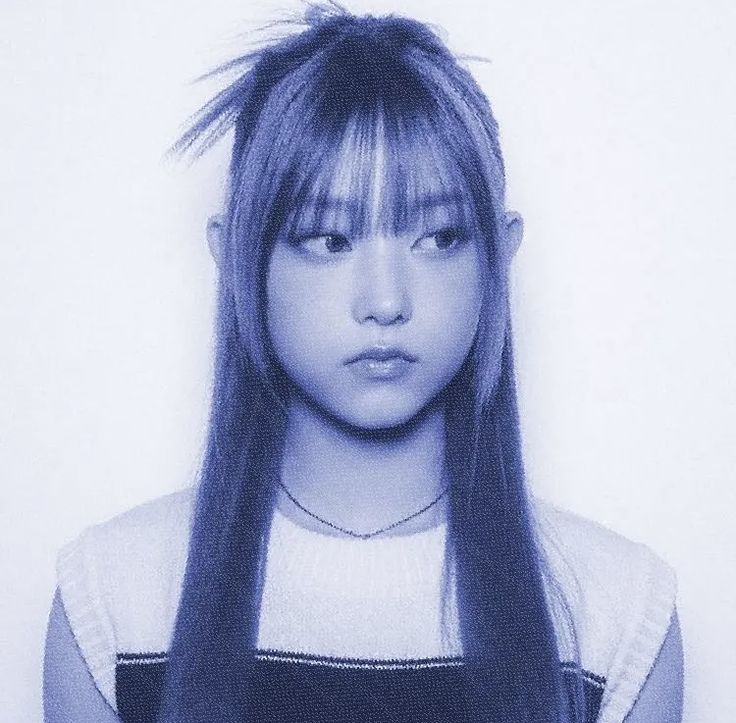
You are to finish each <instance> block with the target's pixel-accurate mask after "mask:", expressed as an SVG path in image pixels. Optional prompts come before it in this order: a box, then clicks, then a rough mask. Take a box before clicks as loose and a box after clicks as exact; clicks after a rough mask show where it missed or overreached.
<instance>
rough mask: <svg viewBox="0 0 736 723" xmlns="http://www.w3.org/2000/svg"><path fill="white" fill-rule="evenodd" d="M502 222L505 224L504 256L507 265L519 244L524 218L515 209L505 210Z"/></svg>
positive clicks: (522, 234)
mask: <svg viewBox="0 0 736 723" xmlns="http://www.w3.org/2000/svg"><path fill="white" fill-rule="evenodd" d="M504 222H505V224H506V238H505V239H504V256H505V260H506V264H507V265H508V264H510V263H511V260H512V259H513V258H514V255H515V254H516V252H517V251H518V250H519V246H521V239H522V237H523V236H524V219H523V218H522V217H521V216H520V215H519V214H518V213H516V211H506V213H505V218H504Z"/></svg>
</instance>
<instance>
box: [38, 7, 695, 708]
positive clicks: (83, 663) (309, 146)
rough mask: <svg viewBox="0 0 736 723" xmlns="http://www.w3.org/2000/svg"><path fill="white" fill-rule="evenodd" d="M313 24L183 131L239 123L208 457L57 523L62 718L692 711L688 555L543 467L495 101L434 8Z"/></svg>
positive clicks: (326, 16) (54, 668) (516, 235)
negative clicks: (683, 609) (63, 529)
mask: <svg viewBox="0 0 736 723" xmlns="http://www.w3.org/2000/svg"><path fill="white" fill-rule="evenodd" d="M305 25H306V27H305V28H304V29H301V30H299V31H292V32H291V33H290V34H288V35H286V36H285V37H283V38H282V39H280V40H278V41H274V42H272V43H271V44H270V45H268V46H267V47H264V48H262V49H261V50H259V51H258V52H254V53H251V54H249V55H247V56H245V57H243V58H241V59H239V60H237V61H235V62H233V63H232V64H229V65H228V66H227V68H225V70H227V71H229V72H232V73H234V74H235V76H236V77H235V80H234V81H233V82H232V84H231V85H230V86H229V87H227V88H226V89H225V90H224V91H223V92H222V93H220V94H219V95H218V96H217V97H215V98H214V99H213V100H212V101H211V102H210V103H209V104H208V105H207V106H206V107H205V108H204V109H203V110H202V111H201V113H200V115H199V116H198V118H197V119H196V122H195V124H194V125H193V127H192V129H191V130H190V131H189V132H188V133H187V134H186V135H185V136H184V137H183V139H182V141H181V143H180V145H179V148H180V149H188V148H191V147H195V148H196V149H197V150H199V151H201V150H203V149H204V148H206V147H208V146H209V145H210V144H211V143H213V142H214V141H216V140H217V139H218V138H220V137H221V136H222V135H223V134H224V133H225V132H226V131H228V130H230V129H233V128H234V144H233V150H232V160H231V164H230V169H229V186H228V193H227V203H226V206H225V208H224V210H223V212H222V213H221V214H220V215H218V216H217V217H215V218H213V219H212V221H211V222H210V226H209V229H208V235H209V242H210V247H211V249H212V251H213V254H214V256H215V259H216V262H217V265H218V268H219V287H218V309H217V348H216V360H215V370H214V385H213V394H212V406H211V415H210V423H209V436H208V444H207V448H206V453H205V456H204V459H203V464H202V467H201V471H200V474H199V479H198V481H197V485H196V487H195V488H194V489H191V490H186V491H183V492H180V493H176V494H173V495H170V496H167V497H165V498H163V499H159V500H156V501H154V502H152V503H148V504H146V505H143V506H141V507H139V508H136V509H134V510H132V511H130V512H128V513H126V514H124V515H122V516H120V517H117V518H115V519H113V520H111V521H109V522H107V523H105V524H103V525H99V526H97V527H94V528H91V529H89V530H87V531H86V532H85V533H84V534H82V535H81V536H80V537H79V538H78V539H77V540H76V541H74V542H72V543H71V544H70V545H68V546H67V547H66V548H65V549H64V550H63V551H62V553H61V555H60V557H59V565H58V575H59V593H58V594H57V597H56V598H55V600H54V603H53V607H52V612H51V619H50V625H49V632H48V639H47V653H46V671H45V673H46V675H45V708H46V716H47V720H48V721H72V720H73V721H96V722H97V723H100V722H104V721H114V720H122V721H154V720H157V721H166V722H167V723H174V722H176V723H183V722H187V721H192V722H193V721H207V722H213V723H214V722H217V721H259V722H264V721H320V722H321V723H330V722H337V721H340V722H343V721H416V722H420V721H421V722H423V723H427V722H429V721H438V722H439V721H442V722H447V723H453V722H455V721H468V722H470V721H496V722H498V721H509V722H514V723H522V722H528V723H532V722H534V723H542V722H545V723H552V722H553V721H554V722H555V723H561V722H562V721H566V722H568V721H569V722H574V723H582V722H592V721H600V722H601V723H614V722H616V723H620V722H621V721H623V720H624V719H626V720H627V721H630V722H633V721H645V720H646V721H648V722H649V723H664V722H670V721H677V720H679V716H680V702H681V649H680V643H679V633H678V628H677V618H676V613H675V581H674V576H673V573H672V571H671V570H670V568H669V567H668V566H667V565H666V564H665V563H664V562H662V561H661V560H660V559H659V558H658V557H657V556H655V555H654V554H653V553H652V552H651V551H650V550H649V549H648V548H646V547H644V546H643V545H639V544H635V543H633V542H629V541H628V540H626V539H624V538H622V537H620V536H618V535H616V534H615V533H613V532H610V531H608V530H606V529H604V528H602V527H600V526H598V525H596V524H594V523H592V522H588V521H586V520H583V519H581V518H579V517H576V516H574V515H572V514H569V513H566V512H563V511H561V510H558V509H555V508H553V507H551V506H550V505H548V504H546V503H544V502H542V501H541V500H538V499H535V498H533V497H531V496H530V495H529V494H528V493H527V490H526V488H525V483H524V474H523V467H522V460H521V455H520V440H519V428H518V420H517V410H516V399H515V388H514V371H513V356H512V336H511V320H510V316H509V299H508V293H509V291H508V275H509V266H510V264H511V261H512V258H513V255H514V252H515V250H516V248H517V246H518V244H519V242H520V238H521V220H520V218H519V217H518V216H517V215H515V214H513V213H510V212H508V211H507V210H506V208H505V203H504V170H503V162H502V157H501V152H500V150H499V146H498V136H497V129H496V124H495V121H494V119H493V116H492V114H491V110H490V107H489V105H488V102H487V100H486V98H485V97H484V95H483V94H482V92H481V90H480V89H479V87H478V86H477V85H476V83H475V82H474V81H473V79H472V78H471V76H470V75H469V73H468V72H467V71H466V70H465V69H464V68H463V67H462V66H461V65H460V64H459V63H458V62H457V60H456V59H455V58H453V57H452V56H451V54H450V53H449V52H448V50H447V49H446V48H445V46H444V45H443V44H442V43H441V41H440V40H439V39H438V38H437V36H436V35H434V34H433V33H432V32H431V31H430V30H429V29H428V28H427V27H426V26H424V25H422V24H420V23H418V22H415V21H413V20H409V19H406V18H400V17H394V16H391V17H382V18H375V17H370V16H367V17H356V16H353V15H350V14H348V13H346V12H343V11H341V10H340V9H337V8H332V7H331V8H317V9H314V8H313V9H311V10H310V11H309V12H308V13H307V16H306V18H305ZM668 631H669V632H668Z"/></svg>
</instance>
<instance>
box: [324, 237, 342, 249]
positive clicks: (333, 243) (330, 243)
mask: <svg viewBox="0 0 736 723" xmlns="http://www.w3.org/2000/svg"><path fill="white" fill-rule="evenodd" d="M342 246H343V239H342V238H340V237H339V236H328V237H327V248H328V250H330V251H339V250H340V249H341V248H342Z"/></svg>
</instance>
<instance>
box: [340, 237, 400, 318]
mask: <svg viewBox="0 0 736 723" xmlns="http://www.w3.org/2000/svg"><path fill="white" fill-rule="evenodd" d="M364 248H365V254H364V258H362V259H361V262H362V263H359V264H357V265H356V268H355V273H356V276H355V286H354V288H355V296H354V299H353V317H354V318H355V320H356V321H357V322H358V323H360V324H363V323H366V322H374V323H376V324H378V325H379V326H388V325H391V324H403V323H406V322H407V321H409V319H410V318H411V315H412V304H411V294H410V290H409V284H408V269H407V264H406V260H405V259H404V257H403V253H402V250H401V248H400V245H399V244H398V243H395V242H393V241H392V240H391V239H378V240H373V241H371V242H369V243H367V244H366V245H365V247H364Z"/></svg>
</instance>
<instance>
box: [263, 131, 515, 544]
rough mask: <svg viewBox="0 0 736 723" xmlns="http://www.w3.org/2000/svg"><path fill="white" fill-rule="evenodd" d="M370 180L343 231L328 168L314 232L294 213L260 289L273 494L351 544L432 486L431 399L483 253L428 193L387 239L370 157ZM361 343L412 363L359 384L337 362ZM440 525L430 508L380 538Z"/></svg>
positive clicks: (445, 205) (427, 495) (475, 297)
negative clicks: (283, 420)
mask: <svg viewBox="0 0 736 723" xmlns="http://www.w3.org/2000/svg"><path fill="white" fill-rule="evenodd" d="M347 160H349V159H347ZM350 167H351V164H350V163H349V162H347V163H345V164H343V165H342V167H341V168H342V169H349V168H350ZM374 168H375V171H374V176H373V193H372V197H371V198H369V199H368V200H367V203H368V204H369V207H370V209H371V215H370V223H369V224H368V228H367V229H365V230H362V231H360V232H358V231H355V230H353V229H351V228H350V224H349V219H348V216H347V214H346V213H344V208H345V207H346V205H347V203H348V202H349V201H350V200H351V199H350V198H349V195H348V193H347V189H348V188H349V187H350V183H349V178H348V173H349V171H341V169H340V168H339V169H338V171H337V173H336V175H335V181H334V184H333V188H332V197H331V202H330V212H329V213H328V214H327V218H326V219H323V221H322V226H321V227H318V228H315V227H313V226H311V225H309V222H308V221H307V220H306V219H308V218H309V217H310V216H311V214H309V213H306V212H305V214H304V216H305V220H303V221H302V220H300V219H297V224H296V230H295V232H294V233H292V234H291V235H290V236H288V237H286V238H280V239H278V240H277V242H276V244H275V246H274V249H273V251H272V255H271V258H270V263H269V267H268V276H267V284H266V288H267V319H268V332H269V336H270V340H271V343H272V345H273V349H274V351H275V353H276V356H277V358H278V360H279V362H280V364H281V366H282V367H283V369H284V370H285V372H286V374H287V377H288V378H289V379H290V381H291V383H292V387H293V391H292V393H291V395H290V397H289V401H288V416H287V420H288V421H287V432H286V440H285V448H284V455H283V464H282V470H281V473H282V481H283V482H284V484H285V485H286V486H287V487H288V488H289V490H290V491H291V493H292V494H293V495H294V496H295V497H296V498H297V499H298V500H299V501H300V502H301V503H302V505H304V506H305V507H307V508H308V509H310V510H312V511H314V512H315V513H316V514H318V515H320V516H321V517H323V518H324V519H327V520H330V521H331V522H333V523H335V524H337V525H340V526H342V527H344V528H347V529H350V530H353V531H356V532H369V531H374V530H377V529H380V528H382V527H385V526H387V525H389V524H391V523H392V522H395V521H397V520H400V519H403V518H404V517H406V516H408V515H410V514H412V513H413V512H415V511H416V510H419V509H421V508H423V507H424V506H426V505H427V504H429V503H430V502H431V501H432V500H434V499H435V498H436V497H437V496H438V494H439V493H440V492H441V491H442V490H443V489H444V487H445V486H446V478H445V472H444V469H443V460H444V404H443V402H442V399H441V392H442V391H443V390H444V389H445V387H446V386H447V385H448V383H449V382H450V381H451V380H452V378H453V377H454V376H455V374H456V373H457V371H458V370H459V369H460V367H461V366H462V363H463V361H464V360H465V358H466V357H467V354H468V351H469V350H470V348H471V346H472V343H473V340H474V337H475V333H476V329H477V326H478V320H479V316H480V311H481V301H482V292H483V289H482V279H481V271H480V253H481V251H482V246H481V245H482V243H483V241H482V239H478V238H474V237H473V236H472V233H471V232H470V231H469V230H468V229H465V228H462V227H460V226H458V218H459V214H458V211H457V208H456V207H455V206H454V205H453V203H451V202H450V201H448V200H447V198H446V196H445V197H443V196H442V195H441V194H439V193H436V194H430V195H429V196H428V198H427V199H426V201H427V203H426V207H425V212H424V213H423V214H419V213H417V214H416V218H417V222H416V223H415V224H410V225H409V228H408V229H407V230H405V231H402V232H401V233H396V232H390V231H388V232H387V231H385V230H384V229H382V227H381V226H382V224H381V223H380V208H381V203H382V197H381V189H382V187H383V178H382V175H381V168H382V151H381V148H380V144H379V147H378V148H377V149H376V152H375V156H374ZM508 227H509V233H508V234H507V239H506V243H507V244H508V246H507V247H506V248H503V249H501V252H502V253H503V256H504V258H505V259H506V263H507V264H510V262H511V258H512V256H513V252H514V251H515V250H516V247H518V243H519V241H520V238H521V229H522V224H521V219H520V218H519V217H518V216H516V215H513V214H510V215H509V217H508ZM375 344H380V345H392V346H399V347H401V348H402V349H403V350H405V351H406V352H407V353H409V354H410V355H412V356H413V357H414V358H415V361H414V362H412V364H411V365H410V367H409V370H408V372H407V373H406V374H405V375H404V376H403V377H401V378H399V379H391V380H383V379H366V378H365V377H362V376H360V374H356V371H355V368H354V367H353V366H351V365H350V364H347V363H346V362H347V361H348V360H349V359H350V358H351V357H353V356H355V355H356V354H358V353H359V352H361V351H362V350H364V349H365V348H366V347H369V346H371V345H375ZM347 480H349V484H346V481H347ZM443 502H444V500H443ZM277 504H278V506H279V508H280V509H281V511H282V512H283V513H284V514H286V515H288V516H290V517H292V518H294V519H295V520H297V521H298V522H299V523H300V524H302V525H304V526H307V527H309V528H311V529H315V530H317V531H319V532H322V533H324V534H338V535H339V534H341V533H339V532H335V531H334V530H332V529H331V528H330V527H328V526H325V525H323V524H321V523H320V522H318V521H316V520H314V519H313V518H312V517H310V516H309V515H307V514H306V513H304V512H303V511H301V510H299V509H298V508H297V507H296V506H295V505H294V504H293V503H292V502H291V501H289V500H288V498H287V497H286V496H285V495H284V493H283V492H282V493H281V497H280V499H279V500H278V501H277ZM444 514H445V509H444V506H443V504H439V505H436V506H434V507H433V508H431V510H429V511H428V512H427V513H426V514H423V515H421V516H419V517H417V518H415V519H414V520H412V521H411V522H410V523H406V524H403V525H401V526H400V527H398V528H395V529H394V530H393V531H392V532H391V533H388V534H409V533H411V532H414V531H416V530H418V529H423V528H425V527H427V526H431V525H433V524H436V523H437V522H438V521H439V520H440V519H442V518H443V517H444Z"/></svg>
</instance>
